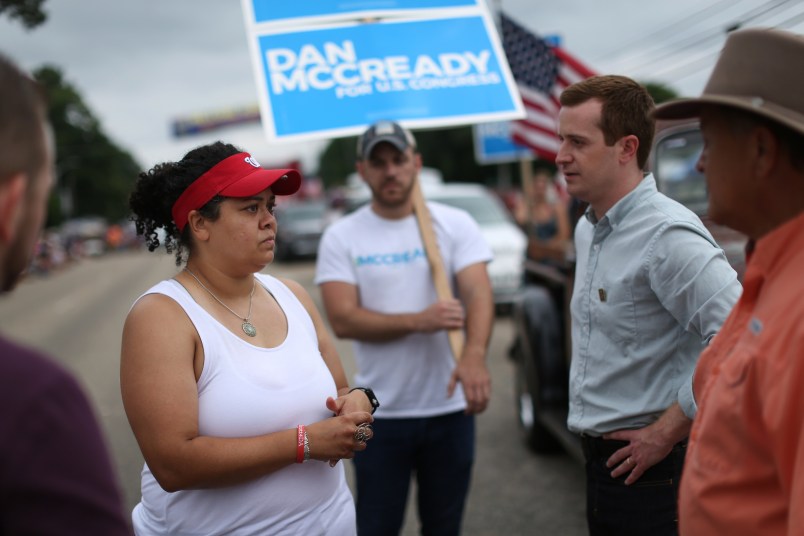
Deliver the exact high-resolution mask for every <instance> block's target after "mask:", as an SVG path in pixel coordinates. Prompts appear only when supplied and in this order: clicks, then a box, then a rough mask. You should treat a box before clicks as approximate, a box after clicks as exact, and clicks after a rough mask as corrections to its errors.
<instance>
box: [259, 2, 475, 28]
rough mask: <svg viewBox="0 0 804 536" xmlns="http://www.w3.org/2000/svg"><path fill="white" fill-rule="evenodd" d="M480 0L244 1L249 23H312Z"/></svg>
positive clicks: (460, 5) (472, 5)
mask: <svg viewBox="0 0 804 536" xmlns="http://www.w3.org/2000/svg"><path fill="white" fill-rule="evenodd" d="M481 1H482V0H296V1H295V2H294V1H290V2H289V1H288V0H244V1H243V8H244V10H245V13H246V21H247V23H248V24H253V25H259V24H276V23H281V24H297V23H298V24H314V23H320V22H332V21H334V20H339V19H340V20H343V19H345V18H372V17H388V16H399V15H403V16H404V15H412V14H420V13H422V12H424V11H427V10H429V11H431V12H435V11H438V10H443V9H455V8H477V7H479V6H480V2H481Z"/></svg>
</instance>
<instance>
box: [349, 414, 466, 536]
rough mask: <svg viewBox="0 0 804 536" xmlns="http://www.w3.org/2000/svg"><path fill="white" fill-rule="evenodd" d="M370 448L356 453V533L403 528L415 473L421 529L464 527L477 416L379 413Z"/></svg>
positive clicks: (383, 535)
mask: <svg viewBox="0 0 804 536" xmlns="http://www.w3.org/2000/svg"><path fill="white" fill-rule="evenodd" d="M372 426H373V428H374V437H373V438H372V439H371V440H370V441H369V443H368V448H367V449H366V450H364V451H362V452H358V453H356V454H355V458H354V466H355V475H356V477H357V478H356V483H357V501H356V502H357V533H358V534H359V535H360V536H375V535H376V536H390V535H393V534H399V531H400V530H401V529H402V523H403V520H404V516H405V505H406V504H407V498H408V489H409V487H410V481H411V476H412V475H415V476H416V484H417V487H418V500H417V504H418V510H419V520H420V522H421V533H422V534H423V535H438V536H449V535H456V536H457V535H458V534H460V531H461V519H462V517H463V509H464V504H465V502H466V495H467V494H468V492H469V481H470V478H471V472H472V462H473V461H474V456H475V446H474V445H475V420H474V417H473V416H471V415H465V414H464V413H463V412H459V413H451V414H449V415H441V416H436V417H426V418H415V419H375V420H374V423H373V424H372Z"/></svg>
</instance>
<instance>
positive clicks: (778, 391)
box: [656, 29, 804, 536]
mask: <svg viewBox="0 0 804 536" xmlns="http://www.w3.org/2000/svg"><path fill="white" fill-rule="evenodd" d="M803 64H804V36H801V35H797V34H792V33H789V32H784V31H778V30H758V29H750V30H743V31H738V32H734V33H733V34H732V35H731V36H729V38H728V40H727V41H726V45H725V47H724V49H723V51H722V53H721V56H720V58H719V60H718V62H717V64H716V65H715V68H714V71H713V73H712V75H711V77H710V79H709V82H708V83H707V85H706V88H705V89H704V92H703V95H702V96H701V97H700V98H698V99H682V100H678V101H673V102H671V103H667V104H665V105H663V106H660V107H658V108H657V110H656V117H658V118H667V119H671V118H683V117H697V116H700V118H701V129H702V131H703V137H704V143H705V148H704V151H703V154H702V155H701V158H700V160H699V161H698V168H699V169H700V170H701V171H703V172H704V173H705V174H706V180H707V184H708V187H709V198H710V205H709V212H710V213H709V215H710V217H711V218H712V219H713V220H714V221H716V222H719V223H723V224H726V225H728V226H730V227H733V228H734V229H737V230H739V231H742V232H744V233H746V234H747V235H748V236H749V237H750V238H751V242H750V243H749V244H750V245H751V246H752V247H750V248H749V250H750V252H749V254H748V264H747V268H746V273H745V276H744V281H743V289H744V290H743V295H742V297H741V298H740V301H739V302H738V303H737V305H736V306H735V308H734V310H733V311H732V313H731V315H730V316H729V318H728V320H727V321H726V323H725V324H724V326H723V328H722V329H721V330H720V332H719V334H718V335H717V336H716V337H715V339H714V340H713V342H712V344H711V345H710V346H709V348H708V349H707V350H706V351H705V352H704V354H703V355H702V356H701V359H700V361H699V363H698V367H697V369H696V373H695V380H694V386H693V387H694V393H695V398H696V400H697V402H698V406H699V410H698V413H697V415H696V417H695V421H694V423H693V428H692V432H691V435H690V442H689V447H688V451H687V459H686V462H685V464H684V472H683V476H682V479H681V490H680V498H679V511H680V518H679V522H680V532H681V533H682V534H689V535H709V534H728V535H729V536H734V535H741V534H745V535H749V534H750V535H764V534H774V535H776V534H791V535H792V534H797V535H798V534H804V277H802V275H801V273H802V270H804V71H803V70H802V69H801V65H803Z"/></svg>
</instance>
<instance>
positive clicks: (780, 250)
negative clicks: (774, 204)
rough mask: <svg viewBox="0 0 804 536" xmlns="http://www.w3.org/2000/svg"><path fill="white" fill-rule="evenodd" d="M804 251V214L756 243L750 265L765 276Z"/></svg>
mask: <svg viewBox="0 0 804 536" xmlns="http://www.w3.org/2000/svg"><path fill="white" fill-rule="evenodd" d="M802 249H804V212H802V213H801V214H799V215H798V216H796V217H795V218H793V219H792V220H789V221H787V222H785V223H783V224H782V225H780V226H779V227H777V228H776V229H774V230H772V231H771V232H769V233H768V234H766V235H765V236H763V237H762V238H760V239H759V240H757V241H756V245H755V246H754V249H753V251H752V252H751V254H750V257H749V259H748V261H749V265H750V266H751V267H752V268H753V269H755V270H759V271H760V272H761V273H763V274H768V273H770V272H771V271H772V270H773V269H774V268H775V267H776V266H782V265H784V264H786V261H787V258H788V257H790V256H792V255H795V254H797V253H798V252H799V251H801V250H802Z"/></svg>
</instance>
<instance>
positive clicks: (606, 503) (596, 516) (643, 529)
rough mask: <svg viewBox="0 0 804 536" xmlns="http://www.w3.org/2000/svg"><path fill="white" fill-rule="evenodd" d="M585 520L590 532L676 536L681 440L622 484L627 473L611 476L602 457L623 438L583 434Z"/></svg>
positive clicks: (598, 535) (592, 535)
mask: <svg viewBox="0 0 804 536" xmlns="http://www.w3.org/2000/svg"><path fill="white" fill-rule="evenodd" d="M583 443H584V454H585V455H586V519H587V523H588V524H589V534H590V536H607V535H612V536H614V535H616V536H630V535H633V536H645V535H647V536H676V535H677V534H678V487H679V481H680V479H681V471H682V469H683V466H684V455H685V453H686V450H687V446H686V441H685V442H682V443H678V444H677V445H675V446H674V447H673V450H672V451H671V452H670V454H668V455H667V457H666V458H665V459H663V460H662V461H660V462H659V463H657V464H656V465H654V466H653V467H651V468H649V469H648V470H647V471H645V473H644V474H643V475H642V476H641V477H640V478H639V480H637V481H636V482H635V483H633V484H631V485H629V486H626V485H625V479H626V476H627V474H626V475H623V476H621V477H620V478H612V477H611V471H612V470H613V468H609V467H606V460H607V459H608V458H609V456H611V454H613V453H614V452H615V451H616V450H618V449H619V448H621V447H623V446H625V445H626V444H627V443H625V442H623V441H604V440H602V439H597V438H594V439H591V440H589V439H584V441H583Z"/></svg>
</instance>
